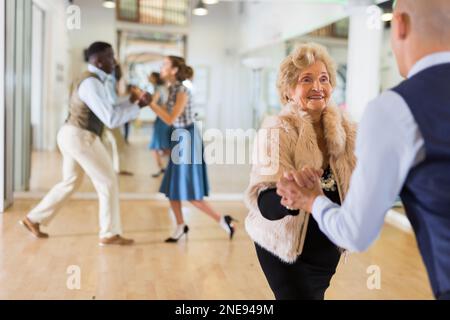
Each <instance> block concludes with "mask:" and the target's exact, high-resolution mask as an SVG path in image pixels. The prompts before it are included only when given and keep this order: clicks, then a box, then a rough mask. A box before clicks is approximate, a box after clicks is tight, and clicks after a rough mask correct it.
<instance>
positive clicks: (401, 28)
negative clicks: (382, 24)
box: [394, 12, 411, 40]
mask: <svg viewBox="0 0 450 320" xmlns="http://www.w3.org/2000/svg"><path fill="white" fill-rule="evenodd" d="M394 19H396V24H397V28H396V33H397V34H396V36H397V38H398V39H400V40H405V39H406V38H407V37H408V36H409V33H410V30H411V19H410V18H409V16H408V15H407V14H406V13H403V12H401V13H397V14H395V15H394Z"/></svg>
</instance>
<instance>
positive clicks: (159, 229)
mask: <svg viewBox="0 0 450 320" xmlns="http://www.w3.org/2000/svg"><path fill="white" fill-rule="evenodd" d="M35 203H36V202H35V201H31V200H19V201H16V202H15V205H14V206H13V207H12V208H10V209H9V210H8V211H7V212H6V213H5V214H3V215H0V299H272V298H273V296H272V293H271V291H270V289H269V287H268V285H267V282H266V280H265V278H264V275H263V273H262V271H261V269H260V266H259V264H258V261H257V259H256V255H255V252H254V247H253V245H252V242H251V241H250V239H249V237H248V236H247V235H246V233H245V230H244V229H243V220H244V218H245V215H246V209H245V207H244V206H243V204H241V203H238V202H236V203H235V202H224V203H219V202H215V203H213V205H214V206H215V207H216V208H218V209H219V211H220V212H223V213H229V214H233V215H234V216H236V217H237V218H238V219H239V220H240V223H239V226H238V231H237V235H236V237H235V239H234V240H233V241H232V242H229V241H228V239H227V236H226V234H225V232H224V231H223V230H222V229H220V228H219V227H218V226H217V225H216V224H215V223H214V222H213V221H212V220H210V219H209V218H208V217H206V216H205V215H203V214H201V213H199V212H198V211H196V210H195V209H193V208H191V207H188V208H187V209H188V210H189V212H187V213H186V220H187V223H188V224H189V225H190V227H191V232H190V236H189V240H188V242H184V241H183V242H181V243H178V244H175V245H174V244H165V243H163V242H162V240H163V239H164V238H165V237H166V236H167V235H168V234H169V232H170V231H171V226H172V221H171V219H170V217H169V215H168V207H167V203H166V202H148V201H122V203H121V209H122V221H123V226H124V230H125V235H127V236H131V237H133V238H135V239H136V241H137V243H136V245H134V246H132V247H99V246H98V245H97V230H98V229H97V226H98V223H97V202H96V201H82V200H76V201H75V200H74V201H70V202H69V203H68V204H67V205H66V206H65V207H64V208H63V209H62V211H61V212H60V214H59V215H58V216H57V217H56V218H55V220H53V222H52V224H51V225H50V226H49V227H48V228H47V229H46V230H47V231H48V232H49V233H50V235H51V237H50V238H49V239H47V240H37V239H35V238H33V237H31V236H30V235H29V234H28V233H27V232H26V231H25V230H23V227H21V226H19V225H18V223H17V221H18V220H19V219H21V218H22V217H23V216H24V215H25V214H26V213H27V212H28V210H29V209H30V208H31V207H32V206H33V205H34V204H35ZM71 265H75V266H79V267H80V270H81V288H80V289H79V290H69V289H68V288H67V285H66V282H67V279H68V276H69V275H68V274H67V268H68V267H69V266H71ZM370 265H377V266H379V267H380V270H381V289H380V290H369V289H368V288H367V285H366V282H367V278H368V276H369V275H368V274H367V268H368V267H369V266H370ZM326 298H327V299H431V298H432V294H431V291H430V289H429V285H428V280H427V277H426V274H425V270H424V267H423V264H422V262H421V259H420V257H419V254H418V251H417V247H416V244H415V240H414V238H413V236H412V235H410V234H408V233H404V232H402V231H399V230H398V229H395V228H393V227H390V226H385V227H384V229H383V232H382V235H381V237H380V238H379V239H378V240H377V242H376V244H375V245H374V246H373V247H371V249H370V250H369V251H367V252H366V253H363V254H352V255H350V257H349V259H348V262H347V264H344V263H343V259H341V264H340V265H339V268H338V271H337V274H336V276H335V277H334V278H333V280H332V284H331V287H330V288H329V290H328V292H327V295H326Z"/></svg>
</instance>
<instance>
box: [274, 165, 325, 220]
mask: <svg viewBox="0 0 450 320" xmlns="http://www.w3.org/2000/svg"><path fill="white" fill-rule="evenodd" d="M322 174H323V171H322V170H316V169H313V168H309V167H305V168H303V169H302V170H301V171H300V172H296V171H291V172H286V173H284V175H283V177H282V178H281V179H280V181H279V182H278V183H277V194H278V195H280V196H281V197H282V199H281V204H282V205H284V206H285V207H286V208H288V209H293V210H294V209H301V210H304V211H306V212H309V213H310V212H311V211H312V206H313V203H314V200H315V199H316V198H317V197H318V196H321V195H323V191H322V186H321V184H320V180H319V179H320V177H321V176H322Z"/></svg>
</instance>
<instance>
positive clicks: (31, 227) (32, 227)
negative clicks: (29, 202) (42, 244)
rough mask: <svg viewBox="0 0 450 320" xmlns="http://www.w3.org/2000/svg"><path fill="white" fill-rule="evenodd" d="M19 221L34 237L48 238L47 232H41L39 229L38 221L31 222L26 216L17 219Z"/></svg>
mask: <svg viewBox="0 0 450 320" xmlns="http://www.w3.org/2000/svg"><path fill="white" fill-rule="evenodd" d="M19 223H20V224H21V225H23V226H24V227H25V228H26V229H27V230H28V231H30V232H31V233H32V234H33V236H35V237H36V238H48V234H47V233H44V232H41V230H39V223H33V222H31V220H30V219H28V218H27V217H25V219H23V220H21V221H19Z"/></svg>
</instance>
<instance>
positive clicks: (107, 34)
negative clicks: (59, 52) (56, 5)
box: [69, 0, 117, 80]
mask: <svg viewBox="0 0 450 320" xmlns="http://www.w3.org/2000/svg"><path fill="white" fill-rule="evenodd" d="M102 2H103V1H100V0H96V1H93V0H75V1H74V4H75V5H77V6H79V7H80V8H81V28H80V29H79V30H76V29H75V30H69V48H70V60H71V65H72V70H71V73H70V76H71V80H74V79H76V78H77V77H78V76H79V74H80V71H81V70H84V69H85V68H86V64H85V62H84V60H83V50H84V49H87V47H88V46H89V45H90V44H91V43H92V42H95V41H104V42H108V43H110V44H111V45H112V46H113V47H114V48H115V49H116V38H117V29H116V11H115V10H114V9H107V8H104V7H103V6H102Z"/></svg>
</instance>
